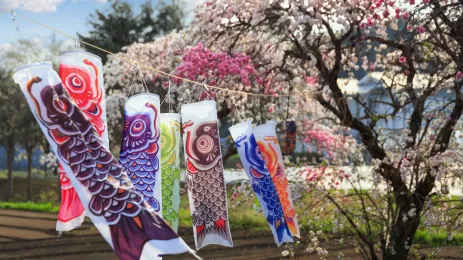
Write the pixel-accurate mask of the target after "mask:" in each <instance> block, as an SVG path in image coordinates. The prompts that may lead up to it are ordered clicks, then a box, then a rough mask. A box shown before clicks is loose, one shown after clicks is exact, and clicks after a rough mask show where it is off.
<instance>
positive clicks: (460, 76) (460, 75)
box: [455, 71, 463, 82]
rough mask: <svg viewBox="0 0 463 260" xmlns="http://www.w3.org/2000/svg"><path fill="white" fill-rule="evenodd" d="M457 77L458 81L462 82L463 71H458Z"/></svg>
mask: <svg viewBox="0 0 463 260" xmlns="http://www.w3.org/2000/svg"><path fill="white" fill-rule="evenodd" d="M455 78H456V81H457V82H461V80H462V79H463V72H461V71H458V72H457V75H456V76H455Z"/></svg>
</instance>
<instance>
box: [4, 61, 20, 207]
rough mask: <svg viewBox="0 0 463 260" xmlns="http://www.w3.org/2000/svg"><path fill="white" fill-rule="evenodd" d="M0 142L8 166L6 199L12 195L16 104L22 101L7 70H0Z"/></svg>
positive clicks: (15, 142)
mask: <svg viewBox="0 0 463 260" xmlns="http://www.w3.org/2000/svg"><path fill="white" fill-rule="evenodd" d="M0 102H1V104H2V105H1V106H0V144H1V145H2V146H3V147H4V148H5V150H6V155H7V158H6V162H7V168H8V190H7V197H6V198H7V200H9V199H11V198H12V197H13V162H14V157H15V152H16V145H17V142H18V138H19V133H18V129H19V128H20V123H19V118H20V112H19V111H18V107H17V105H18V104H21V102H24V97H22V93H21V90H20V89H19V88H16V87H14V82H13V81H12V80H11V75H10V73H9V72H7V71H4V70H0Z"/></svg>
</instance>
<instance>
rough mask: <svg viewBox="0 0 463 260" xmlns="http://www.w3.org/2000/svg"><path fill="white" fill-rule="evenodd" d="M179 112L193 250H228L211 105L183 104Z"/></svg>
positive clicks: (224, 196)
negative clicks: (211, 246) (217, 247)
mask: <svg viewBox="0 0 463 260" xmlns="http://www.w3.org/2000/svg"><path fill="white" fill-rule="evenodd" d="M181 110H182V111H181V114H182V123H183V126H182V129H183V144H184V149H185V165H186V170H187V178H188V196H189V199H190V209H191V213H192V220H193V232H194V235H195V243H196V249H200V248H202V247H204V246H206V245H209V244H218V245H223V246H229V247H232V246H233V242H232V238H231V234H230V225H229V223H228V210H227V193H226V186H225V179H224V176H223V162H222V152H221V149H220V138H219V130H218V126H217V109H216V104H215V101H212V100H206V101H202V102H198V103H192V104H186V105H183V106H182V108H181Z"/></svg>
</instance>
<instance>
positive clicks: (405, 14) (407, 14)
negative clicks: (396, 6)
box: [402, 12, 410, 19]
mask: <svg viewBox="0 0 463 260" xmlns="http://www.w3.org/2000/svg"><path fill="white" fill-rule="evenodd" d="M402 17H403V18H404V19H408V18H410V13H409V12H405V13H404V14H403V15H402Z"/></svg>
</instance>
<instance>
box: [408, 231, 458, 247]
mask: <svg viewBox="0 0 463 260" xmlns="http://www.w3.org/2000/svg"><path fill="white" fill-rule="evenodd" d="M413 243H414V244H426V245H431V246H463V233H462V232H455V233H454V234H453V236H452V237H451V239H449V237H448V232H446V231H442V230H440V231H433V232H432V233H430V232H429V230H427V229H423V230H418V231H416V234H415V238H414V239H413Z"/></svg>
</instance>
